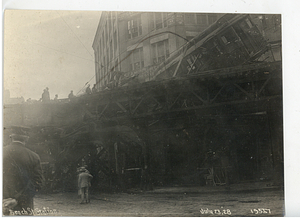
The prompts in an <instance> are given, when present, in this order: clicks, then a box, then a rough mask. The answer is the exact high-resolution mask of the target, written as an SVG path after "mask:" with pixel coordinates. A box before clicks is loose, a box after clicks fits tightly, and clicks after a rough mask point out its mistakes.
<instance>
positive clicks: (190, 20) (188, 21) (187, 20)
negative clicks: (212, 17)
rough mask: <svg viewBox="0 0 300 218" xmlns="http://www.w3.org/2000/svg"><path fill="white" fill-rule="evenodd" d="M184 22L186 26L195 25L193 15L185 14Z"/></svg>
mask: <svg viewBox="0 0 300 218" xmlns="http://www.w3.org/2000/svg"><path fill="white" fill-rule="evenodd" d="M184 21H185V23H186V24H196V19H195V14H185V17H184Z"/></svg>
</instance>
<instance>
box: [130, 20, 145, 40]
mask: <svg viewBox="0 0 300 218" xmlns="http://www.w3.org/2000/svg"><path fill="white" fill-rule="evenodd" d="M127 29H128V39H133V38H135V37H137V36H140V35H142V20H141V15H138V16H135V17H134V18H132V19H131V20H129V21H128V22H127Z"/></svg>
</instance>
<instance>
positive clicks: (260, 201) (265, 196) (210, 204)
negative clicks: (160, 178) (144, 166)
mask: <svg viewBox="0 0 300 218" xmlns="http://www.w3.org/2000/svg"><path fill="white" fill-rule="evenodd" d="M34 203H35V211H36V212H35V215H49V216H105V217H107V216H115V217H116V216H127V217H128V216H130V217H133V216H149V217H159V216H167V217H194V216H198V217H199V216H200V217H219V216H222V217H223V216H283V215H284V194H283V190H282V188H281V187H278V186H270V185H268V184H263V183H257V184H255V183H251V184H236V185H231V186H229V187H226V186H201V187H175V186H174V187H164V188H163V187H159V188H155V189H154V190H153V191H146V192H141V191H140V190H134V189H133V190H129V191H128V192H126V193H92V195H91V203H90V204H79V203H80V198H79V196H78V195H77V193H56V194H41V195H38V196H36V198H35V200H34Z"/></svg>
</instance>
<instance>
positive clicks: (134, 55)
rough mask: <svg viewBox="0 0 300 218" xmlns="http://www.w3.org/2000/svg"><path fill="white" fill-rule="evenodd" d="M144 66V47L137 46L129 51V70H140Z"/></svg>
mask: <svg viewBox="0 0 300 218" xmlns="http://www.w3.org/2000/svg"><path fill="white" fill-rule="evenodd" d="M143 67H144V54H143V48H137V49H135V50H133V51H130V52H129V71H136V70H140V69H142V68H143Z"/></svg>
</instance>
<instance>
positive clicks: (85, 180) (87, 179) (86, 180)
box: [78, 167, 93, 204]
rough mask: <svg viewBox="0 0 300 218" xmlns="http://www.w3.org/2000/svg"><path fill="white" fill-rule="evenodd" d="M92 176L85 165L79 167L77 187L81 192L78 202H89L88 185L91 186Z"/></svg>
mask: <svg viewBox="0 0 300 218" xmlns="http://www.w3.org/2000/svg"><path fill="white" fill-rule="evenodd" d="M92 178H93V176H92V175H91V174H90V173H89V171H88V170H86V169H85V167H81V168H80V169H79V176H78V188H79V189H80V194H81V202H80V204H84V201H86V203H90V196H89V187H90V186H91V179H92Z"/></svg>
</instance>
